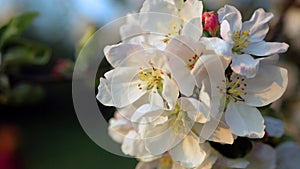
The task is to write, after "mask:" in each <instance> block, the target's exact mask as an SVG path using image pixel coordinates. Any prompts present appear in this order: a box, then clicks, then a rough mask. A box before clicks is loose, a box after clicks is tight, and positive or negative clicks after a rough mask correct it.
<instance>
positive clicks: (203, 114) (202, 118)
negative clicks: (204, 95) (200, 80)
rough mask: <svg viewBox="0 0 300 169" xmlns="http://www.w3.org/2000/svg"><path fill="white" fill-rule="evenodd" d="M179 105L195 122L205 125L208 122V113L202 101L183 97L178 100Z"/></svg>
mask: <svg viewBox="0 0 300 169" xmlns="http://www.w3.org/2000/svg"><path fill="white" fill-rule="evenodd" d="M178 104H179V106H180V108H181V109H182V110H183V111H185V112H187V113H188V116H189V118H190V119H191V120H193V122H198V123H205V122H206V121H207V118H208V112H207V111H206V110H205V107H204V105H203V104H202V103H201V102H200V101H198V100H196V99H194V98H187V97H181V98H179V99H178Z"/></svg>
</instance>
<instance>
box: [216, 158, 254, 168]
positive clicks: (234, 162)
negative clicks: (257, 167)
mask: <svg viewBox="0 0 300 169" xmlns="http://www.w3.org/2000/svg"><path fill="white" fill-rule="evenodd" d="M248 165H249V162H248V161H247V160H246V159H244V158H237V159H230V158H226V157H223V156H219V158H218V160H217V162H216V164H215V165H214V167H213V169H227V168H246V167H247V166H248Z"/></svg>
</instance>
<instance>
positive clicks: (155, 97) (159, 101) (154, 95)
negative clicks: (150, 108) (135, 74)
mask: <svg viewBox="0 0 300 169" xmlns="http://www.w3.org/2000/svg"><path fill="white" fill-rule="evenodd" d="M149 101H150V104H151V105H155V106H158V107H164V101H163V98H162V97H161V96H160V95H159V94H158V91H157V89H152V91H150V93H149Z"/></svg>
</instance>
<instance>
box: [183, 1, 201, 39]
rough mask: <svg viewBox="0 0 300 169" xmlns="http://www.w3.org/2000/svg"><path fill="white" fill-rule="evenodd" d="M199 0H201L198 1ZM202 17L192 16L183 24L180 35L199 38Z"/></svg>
mask: <svg viewBox="0 0 300 169" xmlns="http://www.w3.org/2000/svg"><path fill="white" fill-rule="evenodd" d="M199 2H201V1H199ZM201 19H202V18H201V17H198V18H193V19H191V20H190V21H188V22H187V23H185V24H184V26H183V28H182V30H181V35H184V36H188V37H190V38H193V40H196V41H197V40H199V39H200V37H201V36H202V33H203V27H202V20H201Z"/></svg>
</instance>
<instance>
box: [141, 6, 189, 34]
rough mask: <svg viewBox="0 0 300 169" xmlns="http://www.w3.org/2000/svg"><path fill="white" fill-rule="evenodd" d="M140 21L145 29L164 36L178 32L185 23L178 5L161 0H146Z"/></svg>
mask: <svg viewBox="0 0 300 169" xmlns="http://www.w3.org/2000/svg"><path fill="white" fill-rule="evenodd" d="M139 21H140V25H141V27H142V28H143V30H144V31H146V32H150V33H152V34H158V35H163V36H164V35H167V34H168V33H171V34H173V33H176V32H177V33H178V31H179V30H180V28H181V25H182V23H183V19H181V18H180V17H178V10H177V9H176V7H175V6H174V5H173V4H170V3H168V2H165V1H161V0H146V1H145V3H144V5H143V7H142V9H141V13H140V18H139Z"/></svg>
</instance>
